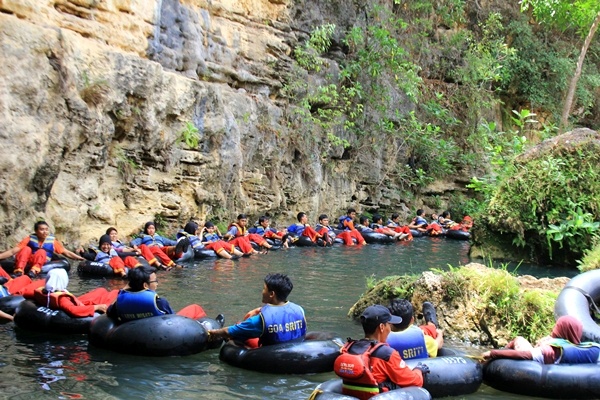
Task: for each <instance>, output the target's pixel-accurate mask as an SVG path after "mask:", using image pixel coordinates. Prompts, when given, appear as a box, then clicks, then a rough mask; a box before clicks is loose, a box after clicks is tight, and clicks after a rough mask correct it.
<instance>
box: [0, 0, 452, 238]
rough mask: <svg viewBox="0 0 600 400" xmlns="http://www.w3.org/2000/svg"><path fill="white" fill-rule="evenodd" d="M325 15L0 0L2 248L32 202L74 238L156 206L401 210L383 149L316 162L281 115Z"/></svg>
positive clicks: (268, 2)
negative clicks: (301, 46)
mask: <svg viewBox="0 0 600 400" xmlns="http://www.w3.org/2000/svg"><path fill="white" fill-rule="evenodd" d="M344 3H345V2H343V1H340V2H333V3H331V4H328V5H327V7H325V6H323V7H325V8H331V10H326V11H327V12H332V13H335V12H336V9H337V10H338V13H337V14H336V15H335V18H338V19H343V18H351V17H352V13H353V9H352V7H350V6H349V5H344ZM334 4H335V5H336V7H338V8H336V7H334ZM303 6H304V8H302V7H303ZM340 10H343V11H344V12H339V11H340ZM322 19H323V14H320V13H316V14H315V12H314V7H308V6H306V4H305V3H297V2H293V1H290V0H246V1H244V0H221V1H217V2H215V1H202V0H0V60H2V68H0V116H2V122H3V123H2V128H1V129H0V146H1V148H2V149H3V150H4V154H3V156H2V157H0V170H1V171H2V175H1V176H0V248H7V247H9V246H12V245H14V244H15V243H16V241H17V240H18V239H20V238H21V237H22V236H24V235H25V234H27V233H29V232H30V230H31V227H32V225H33V223H34V222H35V221H36V220H38V219H42V218H43V219H45V220H46V221H48V222H49V223H50V225H51V227H53V228H54V231H55V232H56V233H57V234H58V236H59V237H60V238H61V239H63V240H64V242H65V243H67V244H68V245H71V246H76V245H78V244H80V243H87V241H89V240H93V239H97V238H98V237H99V236H100V235H101V234H102V233H103V231H104V230H105V229H106V228H107V227H108V226H110V225H113V226H116V227H117V228H118V229H119V230H120V231H121V233H122V235H128V234H132V233H135V232H138V231H139V229H140V227H141V226H142V224H143V223H144V222H145V221H148V220H152V219H155V218H159V219H160V220H164V221H165V222H167V223H170V226H171V227H173V226H176V225H181V224H182V223H183V222H184V221H186V220H188V219H190V218H195V219H198V220H204V219H206V218H210V219H216V220H222V221H227V220H229V219H230V218H233V217H234V216H235V215H236V214H238V213H239V212H245V213H248V214H250V216H251V217H258V216H259V215H260V214H263V213H265V212H269V213H270V214H271V215H273V216H274V218H275V219H276V220H278V221H280V222H281V224H287V223H291V222H292V221H293V219H294V216H295V214H296V213H297V212H298V211H307V212H309V214H310V216H311V218H315V217H316V215H317V214H319V213H322V212H327V213H330V214H334V215H335V214H337V213H341V212H342V210H344V209H345V208H347V207H348V206H355V207H357V208H358V209H361V208H362V207H361V206H362V205H377V204H379V203H384V204H387V205H388V206H389V207H391V208H393V209H397V210H399V211H404V212H408V208H407V205H406V204H405V202H404V201H403V199H402V198H400V195H398V193H397V191H395V190H394V189H393V187H392V188H390V187H388V186H386V185H382V181H383V178H384V177H385V171H383V164H384V163H383V162H382V161H381V160H382V159H384V158H385V154H383V153H381V152H380V153H377V152H375V153H374V159H373V160H372V161H373V162H367V163H365V164H364V165H356V163H354V162H353V161H352V160H348V159H343V158H342V157H339V158H336V159H333V160H331V159H330V160H327V162H326V161H325V160H323V159H322V157H320V154H321V151H320V148H319V144H320V143H319V139H318V138H317V137H310V136H303V135H300V134H298V132H296V131H294V130H293V129H291V128H290V125H289V123H288V122H289V116H288V115H286V111H287V110H286V102H285V101H284V100H283V99H281V98H280V96H279V90H280V89H281V87H282V86H283V84H284V82H283V77H282V75H283V74H282V73H283V72H284V71H286V70H287V69H288V68H289V67H290V62H291V59H290V53H291V51H292V48H293V47H294V46H295V44H296V43H297V42H298V40H299V38H301V37H305V36H306V35H307V30H308V29H310V27H312V25H313V24H317V23H322ZM292 20H297V21H300V23H297V24H295V25H294V24H293V21H292ZM190 127H192V128H193V127H195V128H196V129H198V132H199V144H198V146H197V147H196V148H193V149H192V148H189V147H188V146H187V145H185V144H184V143H182V142H181V139H182V138H183V137H184V136H185V135H184V134H183V133H182V132H186V130H187V131H189V130H190ZM432 188H433V189H431V193H440V194H441V193H444V192H445V191H448V190H456V186H455V185H454V184H453V183H448V184H443V185H442V186H432ZM157 216H158V217H157Z"/></svg>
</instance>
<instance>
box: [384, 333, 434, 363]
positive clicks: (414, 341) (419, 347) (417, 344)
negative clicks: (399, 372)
mask: <svg viewBox="0 0 600 400" xmlns="http://www.w3.org/2000/svg"><path fill="white" fill-rule="evenodd" d="M387 343H388V344H389V345H390V347H392V348H393V349H395V350H397V351H398V352H399V353H400V356H402V358H403V359H404V360H411V359H413V358H428V357H429V355H428V354H427V345H426V343H425V335H424V334H423V331H422V330H421V329H419V327H417V326H415V325H410V326H409V327H408V328H406V329H405V330H403V331H399V332H391V333H390V334H389V336H388V338H387Z"/></svg>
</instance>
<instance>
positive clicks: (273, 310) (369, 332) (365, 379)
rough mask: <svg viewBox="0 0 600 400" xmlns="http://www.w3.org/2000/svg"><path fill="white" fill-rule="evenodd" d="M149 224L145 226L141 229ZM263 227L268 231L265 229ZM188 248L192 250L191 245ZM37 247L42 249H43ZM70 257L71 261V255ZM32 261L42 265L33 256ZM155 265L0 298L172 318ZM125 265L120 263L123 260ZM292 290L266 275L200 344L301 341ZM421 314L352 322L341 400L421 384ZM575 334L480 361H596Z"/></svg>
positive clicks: (559, 328) (371, 310)
mask: <svg viewBox="0 0 600 400" xmlns="http://www.w3.org/2000/svg"><path fill="white" fill-rule="evenodd" d="M302 217H303V216H302ZM242 219H243V218H242ZM302 220H303V218H300V220H299V222H301V221H302ZM321 220H324V218H322V219H321ZM238 221H239V219H238ZM239 222H240V223H238V225H237V226H236V229H239V230H242V231H243V230H244V228H245V224H244V223H243V221H239ZM262 222H264V221H262ZM324 222H326V221H324ZM190 224H191V225H190ZM42 225H43V224H42ZM188 225H189V226H188ZM46 226H47V225H46ZM150 226H151V225H148V224H147V226H146V228H149V227H150ZM263 227H264V228H268V225H267V226H263ZM35 228H36V236H35V238H36V239H37V238H42V239H43V241H44V243H51V244H52V246H53V249H61V247H60V246H56V245H55V242H54V241H55V240H56V239H54V238H53V239H52V240H51V241H49V240H47V238H48V236H49V235H48V236H44V235H43V231H44V229H43V228H42V229H40V226H36V227H35ZM214 228H215V227H214V226H210V225H208V227H207V226H206V224H205V226H204V227H203V229H204V230H203V231H201V232H198V231H199V227H198V225H197V224H195V223H188V224H187V225H186V227H185V229H184V230H185V231H186V232H187V233H189V232H190V231H193V232H194V235H193V236H197V237H198V238H199V239H198V240H199V241H200V242H202V239H201V238H202V237H203V236H204V235H211V234H212V232H211V231H213V229H214ZM147 231H148V233H147V235H150V236H152V234H153V230H152V229H148V230H147ZM229 232H231V230H230V231H229ZM315 232H316V233H317V234H320V235H324V234H327V233H326V232H325V231H323V233H319V231H317V230H315ZM273 233H274V234H282V233H281V232H277V233H276V232H273ZM111 234H112V236H111ZM285 234H286V233H283V235H285ZM115 235H116V230H115V231H111V232H109V233H107V235H103V237H102V238H101V240H100V250H101V251H102V253H104V254H108V255H111V254H112V255H113V257H112V258H111V260H112V259H113V258H114V254H113V252H117V249H121V247H117V244H119V243H120V242H119V241H118V238H117V237H116V236H115ZM190 235H191V234H190ZM32 236H33V235H32ZM105 236H108V238H107V237H105ZM183 237H186V238H188V239H190V236H185V235H183ZM238 237H239V236H238ZM282 238H283V237H282ZM139 239H140V240H137V241H135V242H134V244H133V247H132V248H131V249H132V250H136V251H139V252H140V254H143V253H146V250H142V249H143V248H142V247H141V246H149V245H150V246H149V247H152V246H151V243H150V241H148V240H146V241H145V243H144V239H143V238H139ZM176 243H177V242H175V246H176ZM223 243H225V245H223V246H224V250H225V251H227V247H226V246H230V245H228V244H227V243H228V242H226V241H224V242H223ZM38 244H39V243H38ZM165 244H167V242H165ZM190 245H191V246H193V245H194V243H193V242H192V240H190ZM40 247H41V249H44V248H43V245H40ZM44 251H46V250H45V249H44ZM231 251H232V252H233V251H234V250H233V249H232V250H231ZM142 252H143V253H142ZM63 253H64V252H63ZM151 254H152V256H153V258H154V259H159V253H158V252H151ZM165 254H167V253H165ZM34 255H35V253H32V254H29V256H34ZM70 255H71V256H77V254H75V253H71V254H70ZM148 257H151V256H150V255H148ZM36 261H37V262H41V261H42V260H41V258H39V259H36ZM158 262H160V261H157V262H155V263H154V265H155V267H149V266H143V265H142V266H132V269H131V270H130V272H129V274H128V284H127V286H126V287H125V288H123V289H121V290H112V291H108V290H106V289H104V288H98V289H94V290H92V291H90V292H88V293H86V294H83V295H81V296H75V295H73V294H72V293H70V292H69V291H68V288H67V286H68V274H67V272H66V271H65V270H64V269H62V268H55V269H52V270H50V271H49V272H48V274H47V277H46V279H45V281H42V280H34V281H32V280H31V278H30V277H29V276H27V275H20V276H18V277H11V276H10V275H8V274H6V273H5V272H4V271H2V270H1V269H0V283H1V284H2V290H3V292H2V293H7V294H9V293H18V294H21V295H23V296H24V297H25V298H28V299H31V300H33V301H34V302H36V303H37V304H38V305H41V306H44V307H47V308H50V309H54V310H62V311H64V312H65V313H67V314H68V315H70V316H72V317H75V318H77V317H90V316H95V315H98V313H107V315H108V316H110V317H111V318H113V319H114V320H115V321H117V322H118V323H126V322H128V321H132V320H136V319H141V318H148V317H153V316H158V315H164V314H174V313H175V312H174V311H173V309H172V308H171V306H170V305H169V303H168V301H167V300H166V299H165V298H163V297H161V296H159V295H158V293H157V288H158V282H159V280H158V276H157V269H156V266H160V265H162V263H161V264H158ZM125 263H126V264H125V265H128V264H127V261H125ZM292 289H293V284H292V281H291V279H290V278H289V277H288V276H287V275H284V274H279V273H273V274H268V275H267V276H266V277H265V278H264V281H263V285H262V298H261V303H262V305H261V306H260V307H258V308H255V309H253V310H251V311H249V312H248V313H247V314H246V316H245V317H244V318H243V320H242V321H240V322H239V323H236V324H233V325H231V326H227V327H223V328H220V329H214V330H210V331H208V338H209V339H208V340H209V341H218V340H222V339H231V340H235V341H237V342H240V343H244V344H245V345H246V346H248V347H257V346H269V345H274V344H278V343H286V342H294V341H302V340H303V339H304V337H305V335H306V332H307V320H306V316H305V313H304V310H303V308H302V307H301V306H300V305H298V304H295V303H293V302H291V301H289V300H288V297H289V295H290V293H291V292H292ZM177 314H178V315H182V316H185V317H188V318H192V319H198V318H202V317H204V316H206V313H205V312H204V310H203V309H202V307H201V306H199V305H196V304H191V305H189V306H187V307H184V308H183V309H182V310H180V311H179V312H177ZM422 315H423V317H424V323H423V324H421V325H416V324H415V311H414V309H413V305H412V304H411V302H410V301H408V300H405V299H394V300H392V301H391V302H390V304H389V305H388V306H387V307H386V306H383V305H372V306H369V307H367V308H366V309H365V310H364V312H363V313H362V315H361V317H360V322H361V325H362V328H363V331H364V338H362V339H358V340H351V339H349V341H348V343H346V345H345V346H344V347H343V348H342V349H341V351H340V356H339V357H338V359H337V360H336V363H335V373H336V374H337V375H338V376H340V377H341V378H342V381H343V384H342V388H343V392H344V394H347V395H352V396H355V397H358V398H361V399H365V398H369V397H372V396H373V395H375V394H377V393H381V392H385V391H389V390H394V389H396V388H400V387H406V386H423V383H424V380H425V377H426V375H427V373H429V368H428V366H427V361H426V359H427V358H428V357H435V356H437V354H438V351H439V349H441V348H442V347H443V345H444V338H443V330H442V329H440V326H439V322H438V318H437V313H436V310H435V307H434V306H433V304H431V303H429V302H424V303H423V304H422ZM0 317H7V318H8V319H11V318H12V316H10V315H8V316H5V315H2V314H0ZM582 330H583V327H582V324H581V322H579V321H578V320H577V319H575V318H573V317H570V316H564V317H561V318H559V319H558V320H557V322H556V326H555V327H554V329H553V330H552V332H551V334H550V336H549V337H547V338H544V339H542V340H541V341H540V342H539V343H538V344H536V345H535V346H533V345H532V344H530V343H529V342H528V341H527V340H525V339H524V338H522V337H517V338H515V339H514V340H513V341H512V342H510V343H509V345H508V346H507V347H506V348H505V349H499V350H491V351H487V352H485V353H483V355H482V358H483V359H484V360H494V359H498V358H511V359H523V360H534V361H537V362H539V363H543V364H553V363H554V364H558V363H596V362H597V361H598V358H599V356H600V345H599V344H596V343H582V342H581V336H582ZM407 359H422V360H423V362H420V363H418V364H417V365H416V366H415V367H414V368H410V367H408V365H407V364H406V363H405V362H404V360H407ZM349 365H357V366H364V367H365V368H364V369H363V368H362V367H361V368H360V370H361V371H362V370H364V371H367V372H366V373H365V374H356V373H355V371H354V370H353V369H352V368H348V366H349Z"/></svg>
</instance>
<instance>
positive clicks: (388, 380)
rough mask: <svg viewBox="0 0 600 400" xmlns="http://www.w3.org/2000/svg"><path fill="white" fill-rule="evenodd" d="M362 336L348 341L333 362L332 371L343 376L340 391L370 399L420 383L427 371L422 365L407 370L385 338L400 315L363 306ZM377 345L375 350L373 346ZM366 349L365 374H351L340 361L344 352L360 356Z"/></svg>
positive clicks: (380, 307)
mask: <svg viewBox="0 0 600 400" xmlns="http://www.w3.org/2000/svg"><path fill="white" fill-rule="evenodd" d="M360 321H361V324H362V327H363V331H364V332H365V338H364V339H360V340H349V342H348V343H347V344H346V346H344V348H343V349H342V354H341V355H340V356H339V357H338V359H337V360H336V362H335V365H334V372H335V373H336V374H337V375H338V376H340V377H341V378H342V381H343V383H342V393H343V394H346V395H350V396H354V397H357V398H359V399H369V398H371V397H373V396H375V395H376V394H378V393H382V392H387V391H389V390H394V389H397V388H401V387H407V386H419V387H422V386H423V380H424V375H425V374H427V373H429V367H428V366H427V365H425V364H421V363H419V364H417V366H416V367H415V368H414V369H410V368H409V367H408V365H406V363H405V362H404V360H403V359H402V357H400V354H399V353H398V352H397V351H396V350H394V349H392V348H391V347H390V346H388V345H387V344H386V343H385V341H386V339H387V337H388V335H389V334H390V331H391V324H399V323H401V322H402V318H400V317H397V316H395V315H392V314H391V313H390V311H389V310H388V309H387V308H386V307H384V306H382V305H373V306H369V307H367V308H366V309H365V311H364V312H363V313H362V315H361V316H360ZM375 346H377V347H376V348H375V349H373V347H375ZM365 352H368V355H369V357H368V359H367V362H368V365H366V367H367V368H366V370H367V371H369V372H368V373H366V374H362V375H360V376H358V377H357V378H353V377H352V370H351V369H349V368H348V364H346V363H343V362H339V360H341V359H342V357H345V353H347V354H351V355H361V354H363V353H365Z"/></svg>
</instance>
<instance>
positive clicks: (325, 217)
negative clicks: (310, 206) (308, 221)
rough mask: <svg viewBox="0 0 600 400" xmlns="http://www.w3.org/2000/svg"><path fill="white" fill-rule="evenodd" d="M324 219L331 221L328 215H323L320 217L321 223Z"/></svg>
mask: <svg viewBox="0 0 600 400" xmlns="http://www.w3.org/2000/svg"><path fill="white" fill-rule="evenodd" d="M324 219H329V217H328V216H327V214H321V215H319V222H321V221H323V220H324Z"/></svg>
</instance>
